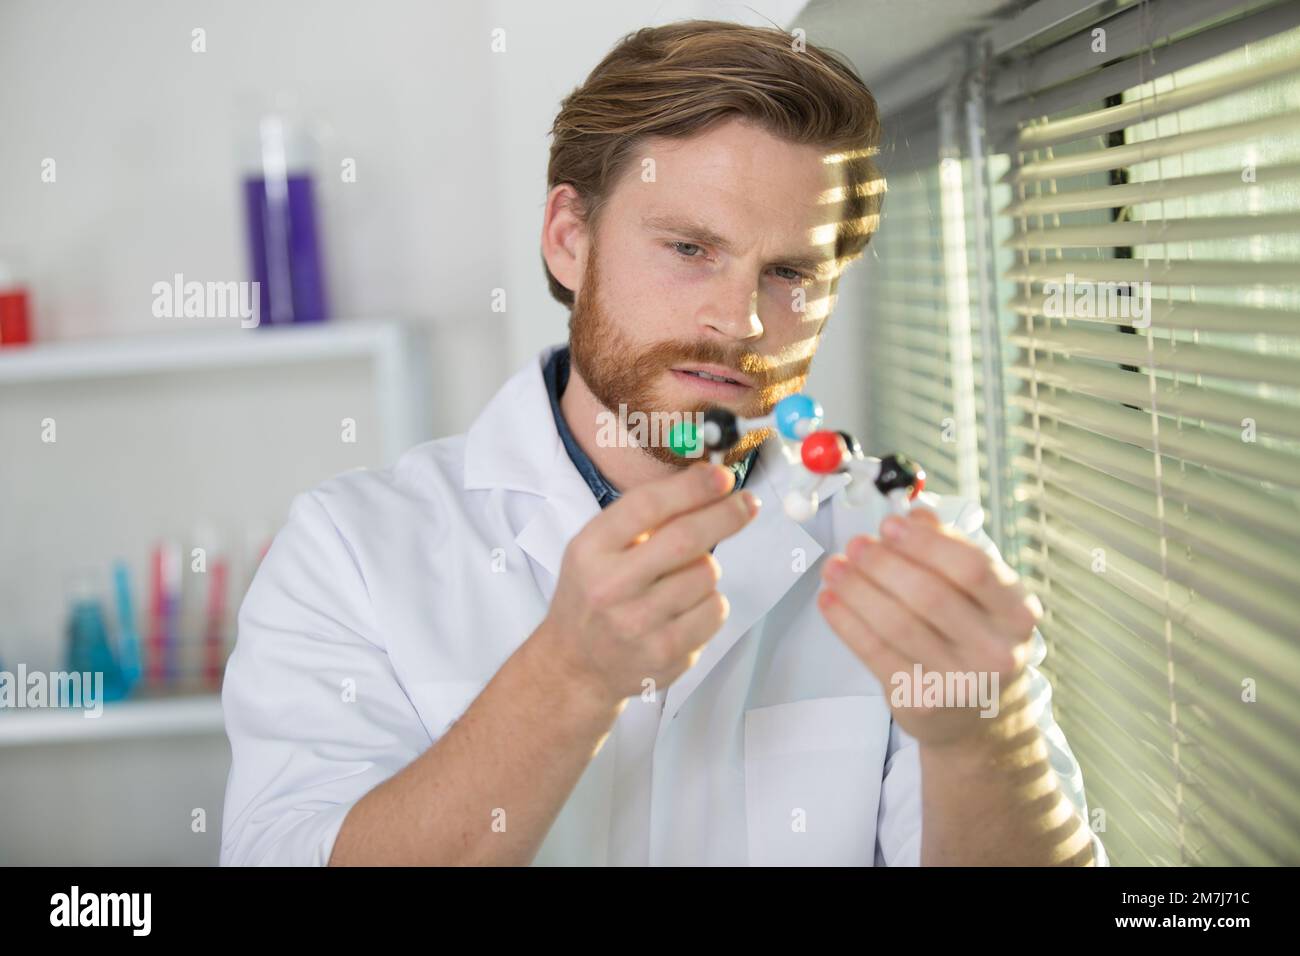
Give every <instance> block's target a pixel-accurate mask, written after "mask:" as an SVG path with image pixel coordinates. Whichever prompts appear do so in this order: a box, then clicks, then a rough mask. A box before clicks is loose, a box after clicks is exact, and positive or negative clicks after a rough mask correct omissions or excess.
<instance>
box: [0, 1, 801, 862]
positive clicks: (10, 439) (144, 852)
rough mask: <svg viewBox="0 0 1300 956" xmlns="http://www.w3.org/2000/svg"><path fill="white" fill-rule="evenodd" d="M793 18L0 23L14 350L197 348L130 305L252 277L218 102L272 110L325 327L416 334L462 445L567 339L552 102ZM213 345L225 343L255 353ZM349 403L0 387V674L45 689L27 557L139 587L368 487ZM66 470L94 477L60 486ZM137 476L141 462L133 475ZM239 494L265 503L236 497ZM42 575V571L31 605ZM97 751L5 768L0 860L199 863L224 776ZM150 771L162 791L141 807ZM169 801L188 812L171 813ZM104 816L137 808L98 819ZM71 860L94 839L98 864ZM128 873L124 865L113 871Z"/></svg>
mask: <svg viewBox="0 0 1300 956" xmlns="http://www.w3.org/2000/svg"><path fill="white" fill-rule="evenodd" d="M800 6H801V0H751V2H749V3H745V4H741V3H721V2H708V0H694V2H689V0H629V2H619V3H607V2H597V0H587V2H562V0H544V2H533V0H489V2H487V3H462V4H450V3H428V2H421V0H375V2H367V3H355V2H343V0H275V2H261V0H226V2H222V3H219V4H218V3H209V2H202V3H200V2H185V0H170V2H164V0H115V2H111V3H110V2H95V0H4V2H3V3H0V260H5V259H8V260H16V262H17V264H18V265H19V267H20V269H21V270H22V271H23V272H24V273H25V275H26V278H27V279H28V281H29V284H30V287H31V292H32V297H33V305H34V325H35V333H36V337H37V338H38V339H44V340H57V339H73V338H85V337H99V336H119V335H130V334H133V333H143V332H176V333H183V332H184V331H186V330H187V329H193V328H198V327H200V326H202V327H204V328H210V327H212V326H214V325H221V324H222V320H211V319H202V320H200V319H160V318H155V317H154V316H153V315H152V312H151V304H152V299H153V293H152V286H153V284H154V283H155V282H158V281H162V280H169V279H170V278H171V276H172V275H173V274H174V273H177V272H179V273H183V274H184V275H185V276H186V278H187V279H197V280H200V281H221V282H226V281H235V280H241V279H246V278H248V275H247V267H246V261H245V248H244V237H243V228H244V225H243V221H242V211H241V207H240V201H239V192H238V185H239V173H240V167H239V154H238V149H237V144H238V142H239V141H240V139H241V137H242V136H244V135H245V134H246V133H247V131H248V129H249V125H250V124H251V123H252V122H253V116H252V114H250V113H248V112H243V111H242V106H241V103H242V102H244V101H245V100H247V99H249V98H251V99H253V100H254V101H256V100H257V99H265V98H266V97H267V96H268V95H269V94H271V93H273V92H275V91H276V90H282V89H283V90H292V91H294V92H295V93H296V94H297V98H298V101H299V103H300V105H301V107H302V108H303V110H304V111H305V112H306V113H307V114H308V115H310V116H312V117H314V118H315V120H317V121H318V123H319V124H320V125H321V127H322V133H323V136H322V152H321V160H322V165H321V167H320V169H321V173H322V175H321V176H320V177H319V178H318V187H319V190H320V192H319V211H320V213H321V217H322V221H323V236H322V238H323V246H324V250H325V257H326V266H327V276H328V281H329V296H330V302H331V306H332V311H333V313H334V314H335V315H336V316H339V317H341V318H365V317H399V318H408V319H413V320H416V321H420V322H422V323H425V324H427V325H428V327H429V330H430V333H431V352H432V362H433V367H434V372H435V374H434V393H433V394H432V395H430V396H429V397H428V400H429V402H430V403H431V404H432V406H433V416H432V418H433V422H434V426H435V433H436V434H449V433H454V432H457V431H462V430H464V429H465V428H466V427H467V426H468V424H469V423H470V422H471V421H472V419H473V417H474V416H475V414H477V412H478V410H479V409H480V408H481V407H482V405H483V403H484V402H485V401H486V400H487V399H488V398H489V397H490V396H491V394H492V393H493V392H494V391H495V390H496V388H497V387H498V386H499V385H500V384H501V382H502V381H503V380H504V379H505V377H506V376H507V375H508V374H509V373H510V372H511V371H513V370H514V369H515V368H516V367H518V365H519V364H521V363H522V362H523V361H525V360H526V359H527V358H529V357H531V356H532V355H533V354H535V352H536V351H537V350H538V349H539V348H541V347H542V346H543V345H546V344H548V343H550V342H554V341H559V340H562V339H563V338H564V337H565V335H566V318H567V316H566V313H565V312H564V310H563V309H562V307H561V306H559V305H558V304H557V303H555V302H553V301H552V300H551V298H550V296H549V293H548V292H547V289H546V282H545V278H544V273H543V271H542V268H541V264H540V258H539V246H538V236H539V233H540V229H541V212H542V207H543V203H544V201H545V194H546V182H545V171H546V158H547V152H548V146H549V142H548V137H547V131H548V129H549V127H550V124H551V122H552V120H553V118H554V115H555V111H556V109H557V108H558V105H559V102H560V100H561V99H562V98H563V97H564V95H566V94H567V93H568V92H569V91H570V90H572V88H573V87H574V86H576V85H578V84H579V83H581V81H582V80H583V78H584V77H585V76H586V74H587V73H588V72H589V70H590V69H591V67H593V66H594V65H595V64H596V62H597V61H598V60H599V59H600V58H601V57H602V56H603V55H604V54H605V53H606V52H607V51H608V50H609V48H610V47H611V46H613V44H614V43H616V42H617V40H618V39H619V38H620V37H621V36H622V35H624V34H625V33H627V32H630V31H631V30H634V29H636V28H638V27H641V26H646V25H653V24H659V23H665V22H669V21H672V20H676V19H682V18H686V17H697V16H698V17H710V18H716V19H727V20H744V21H746V22H751V23H764V22H768V20H769V19H770V20H772V21H776V22H778V23H788V22H789V20H790V18H791V16H792V14H793V12H794V10H796V9H798V8H799V7H800ZM759 11H761V12H759ZM196 27H198V28H202V29H204V30H205V31H206V46H207V50H206V52H205V53H195V52H192V50H191V42H192V36H191V31H192V30H193V29H194V28H196ZM494 28H501V29H504V30H505V31H506V33H505V35H506V51H505V52H504V53H493V52H492V51H491V46H490V44H491V39H492V30H493V29H494ZM47 157H48V158H52V159H54V160H55V163H56V172H57V180H56V181H55V182H54V183H44V182H42V181H41V172H42V161H43V160H44V159H46V158H47ZM347 157H350V158H353V159H355V161H356V168H357V181H356V182H355V183H344V182H342V181H341V178H340V176H339V168H340V167H339V164H340V161H341V160H343V159H344V158H347ZM496 288H503V289H505V290H506V293H507V305H508V311H507V312H506V313H505V314H504V315H499V314H494V313H493V312H492V311H491V308H490V306H491V296H492V291H493V290H494V289H496ZM225 324H226V325H227V326H230V330H231V334H256V333H245V332H241V331H240V330H238V329H237V328H234V326H235V324H236V322H235V320H229V321H226V322H225ZM365 384H366V383H365V378H364V375H360V376H359V375H358V373H356V372H355V370H354V371H352V372H348V371H347V370H345V369H342V368H337V369H334V370H331V369H329V368H322V369H318V370H316V371H315V372H309V371H306V370H303V371H300V372H298V373H295V374H294V375H288V374H286V375H283V376H280V377H278V378H276V379H267V378H265V377H259V375H256V374H240V375H239V376H238V377H237V380H234V379H221V378H219V377H217V378H214V377H213V376H211V375H208V376H199V377H193V378H189V379H186V380H184V381H181V382H179V383H172V385H171V386H170V387H172V388H173V389H174V391H173V392H172V393H171V394H170V397H167V396H166V395H165V394H164V393H159V392H157V391H156V388H157V387H160V386H159V383H158V382H150V383H148V384H147V385H146V383H133V382H130V381H124V382H119V383H116V384H114V385H112V386H111V387H108V388H103V387H101V386H99V385H94V384H90V385H87V384H85V383H82V384H77V385H42V386H17V387H16V388H17V389H19V391H6V390H5V388H13V387H12V386H6V387H5V388H0V469H2V470H3V474H0V488H3V490H4V492H5V494H4V496H3V497H2V498H0V607H3V608H4V610H5V615H4V617H3V619H0V657H3V656H5V655H6V654H7V655H8V658H9V659H8V660H7V661H6V662H5V663H6V665H7V666H12V665H13V664H14V663H15V662H16V660H18V659H20V658H21V659H23V660H26V661H29V662H30V665H31V666H32V667H33V668H42V669H44V668H52V667H55V666H59V661H60V659H61V643H60V642H61V638H62V634H61V613H62V600H61V595H62V594H63V589H64V586H65V582H64V581H62V580H59V579H58V573H57V572H56V571H53V570H50V569H49V568H48V567H45V566H48V565H50V564H51V563H57V562H54V559H53V558H52V557H50V556H51V555H54V554H56V553H57V554H63V553H65V552H66V551H67V550H68V549H69V548H72V549H73V550H76V551H77V552H78V553H79V554H82V555H84V557H85V559H86V561H87V562H88V563H92V564H94V565H95V566H97V567H99V566H102V567H103V568H104V570H105V573H107V565H106V563H104V562H105V560H106V557H107V555H108V553H109V552H108V551H107V550H106V549H109V548H110V546H111V547H112V548H116V549H121V550H122V551H124V552H126V553H127V557H128V558H129V559H130V560H132V562H133V563H134V565H135V566H136V567H137V569H140V568H141V567H142V565H141V561H142V559H143V555H144V554H145V553H146V549H147V544H148V542H149V541H151V540H153V538H154V537H156V536H157V535H159V534H167V533H174V534H179V535H184V534H187V533H189V531H190V528H191V526H192V525H191V516H190V514H189V512H190V511H192V510H195V509H196V508H198V507H199V505H198V504H196V502H199V501H201V502H202V509H203V514H194V515H193V516H192V520H193V521H198V520H201V519H204V518H208V519H211V520H212V521H214V522H215V523H217V524H221V525H223V526H225V525H228V526H230V527H233V528H236V529H238V528H239V527H240V525H241V524H242V523H245V522H247V521H258V520H260V521H268V522H271V523H272V524H273V525H274V524H275V523H277V522H276V518H277V516H279V517H280V518H281V519H282V516H283V514H284V509H285V508H286V507H287V505H288V499H289V497H290V496H291V494H292V492H293V491H294V490H297V489H299V488H300V487H305V486H307V485H309V484H311V483H313V482H314V481H315V480H317V479H318V478H323V477H325V475H319V476H316V475H315V473H314V471H313V469H319V468H325V467H328V468H336V469H339V470H341V469H343V468H345V467H351V466H352V465H353V464H354V463H366V464H374V463H377V462H375V461H374V460H373V459H374V456H375V446H374V445H373V443H371V444H365V443H364V441H363V443H362V444H361V445H359V446H358V447H356V448H355V449H340V447H339V445H338V437H337V435H336V434H332V433H331V430H329V429H321V427H320V425H321V422H322V421H325V420H335V419H337V418H338V417H339V415H341V414H345V413H346V411H345V410H342V409H344V407H345V406H346V408H347V409H351V408H353V407H354V406H357V404H358V403H360V402H362V401H363V396H364V395H365V394H366V392H365ZM337 403H342V405H339V407H338V408H335V407H334V406H335V405H336V404H337ZM271 408H273V409H276V410H277V415H278V417H277V419H276V420H275V421H274V422H273V423H272V424H273V425H274V427H265V426H266V425H267V423H266V422H264V421H262V419H263V418H264V417H265V416H264V414H263V410H265V409H271ZM51 409H52V410H54V412H57V415H58V419H59V430H60V438H59V449H58V456H57V457H49V456H47V457H45V458H41V457H38V455H39V454H40V452H39V451H38V449H37V447H36V445H35V436H36V434H37V432H36V431H34V430H32V429H30V428H29V427H28V426H29V425H30V423H31V422H32V421H39V419H40V418H42V417H45V416H46V415H48V414H51ZM239 423H243V424H239ZM65 426H66V427H65ZM187 426H192V428H190V427H187ZM232 427H233V428H234V429H235V430H236V431H238V432H239V434H238V436H237V437H238V438H239V441H240V445H239V447H240V448H241V449H243V450H242V451H241V455H244V456H246V460H247V462H248V463H249V464H248V468H249V473H248V475H246V476H245V477H246V478H247V479H248V480H246V481H243V482H241V483H238V484H236V483H233V482H228V481H217V480H214V479H213V476H211V475H208V474H207V473H206V472H205V471H204V470H203V469H204V468H205V452H204V449H203V441H202V438H203V436H204V435H209V436H217V435H219V434H225V433H228V432H229V431H230V430H231V428H232ZM124 435H126V436H128V437H129V438H130V439H131V443H132V444H131V453H130V456H129V457H127V456H126V453H125V448H124V445H123V440H124V439H123V436H124ZM160 435H168V436H173V437H171V438H168V439H166V440H163V439H160V438H159V437H158V436H160ZM290 435H296V436H298V438H299V440H300V443H299V445H293V444H292V443H291V442H290V440H289V438H287V437H286V436H290ZM316 435H319V438H313V437H310V436H316ZM65 436H67V437H66V439H65ZM78 436H80V438H81V440H78ZM151 436H152V437H151ZM174 436H188V437H186V438H185V440H184V441H181V440H180V439H177V438H175V437H174ZM303 436H309V437H308V438H307V439H306V440H307V441H308V447H307V448H306V449H303V448H302V447H301V440H303ZM313 441H318V442H319V447H317V446H313V445H311V444H310V443H311V442H313ZM45 451H46V452H48V451H49V449H48V448H47V449H45ZM73 453H77V454H80V455H81V456H83V457H82V459H81V460H82V462H84V461H85V460H86V459H89V460H90V461H92V462H98V463H99V464H98V465H97V466H95V467H86V466H84V465H79V464H70V463H68V462H64V461H63V458H62V456H63V455H65V454H67V455H72V454H73ZM150 455H153V456H155V458H156V461H157V462H160V463H165V464H150V463H149V462H148V461H146V460H145V459H147V458H148V457H149V456H150ZM349 456H355V457H349ZM9 462H12V463H14V464H15V465H16V466H17V467H14V466H12V465H11V466H9V467H6V465H7V463H9ZM115 462H118V463H120V464H121V465H122V467H113V466H114V463H115ZM163 467H165V468H166V469H167V470H166V471H161V470H159V469H160V468H163ZM263 469H265V471H263ZM271 471H273V472H274V474H273V475H271V474H268V473H267V472H271ZM259 473H262V474H265V475H266V480H264V481H258V480H256V476H257V475H258V474H259ZM142 474H145V475H148V477H149V479H150V481H151V482H152V485H150V483H149V482H146V481H144V480H142V479H141V478H140V476H141V475H142ZM101 503H102V508H101ZM17 509H21V513H22V514H23V515H24V516H25V517H24V520H22V521H18V520H16V517H15V516H16V515H17V514H18V510H17ZM97 509H98V510H97ZM103 509H111V510H109V511H105V510H103ZM135 515H139V519H138V521H135V522H133V521H132V516H135ZM124 523H125V524H126V525H128V526H129V527H128V528H127V529H126V530H123V524H124ZM101 552H104V553H101ZM59 560H60V561H61V560H62V559H59ZM37 566H42V567H45V571H43V572H42V573H41V575H40V577H41V580H40V581H32V580H31V579H32V576H33V572H32V568H33V567H37ZM137 574H138V575H139V574H140V571H139V570H137ZM139 580H140V577H139V576H137V582H139ZM0 719H3V718H2V716H0ZM92 750H93V748H90V749H87V748H85V747H80V748H79V747H78V746H76V745H66V746H63V747H50V748H44V747H34V748H18V749H9V750H6V751H4V753H3V754H0V757H3V760H4V761H8V762H7V763H6V764H5V766H6V767H7V768H10V769H14V770H15V773H14V774H13V775H11V776H10V779H11V780H18V779H20V777H19V776H18V773H17V771H18V770H19V769H21V773H22V777H21V779H22V780H24V781H25V783H24V785H23V787H22V788H14V787H11V788H9V789H10V790H11V792H10V793H8V794H7V796H8V797H9V798H10V799H9V800H7V801H4V800H0V806H3V807H4V810H3V811H2V812H0V857H3V858H5V861H6V862H10V863H17V862H23V863H40V862H63V863H103V862H118V863H122V862H130V863H137V862H198V863H202V862H215V835H216V834H218V833H219V832H220V813H219V809H218V810H217V812H213V808H219V807H220V805H221V802H222V793H221V789H222V784H223V783H224V774H225V770H224V761H225V760H226V756H225V750H224V741H223V740H222V739H221V737H220V736H219V735H209V736H208V738H206V739H204V740H203V741H195V742H194V744H193V746H181V747H177V746H174V745H173V744H166V743H162V742H157V743H154V742H151V741H147V740H144V741H134V742H130V743H122V744H120V745H118V748H117V749H116V750H113V751H112V753H111V754H110V753H108V752H107V751H106V752H105V753H104V754H103V755H102V759H96V760H92V759H91V758H92V757H93V753H92V752H91V751H92ZM150 769H153V770H155V771H156V772H157V773H158V774H160V775H163V776H162V777H160V778H159V780H156V781H152V782H151V781H149V780H146V779H145V776H147V774H148V772H149V771H150ZM2 774H3V771H0V775H2ZM88 774H93V776H94V783H93V787H92V788H91V789H90V790H88V791H87V793H88V799H89V800H90V802H89V803H88V804H86V806H85V807H77V806H74V805H73V804H72V803H69V802H68V801H62V802H57V803H50V804H49V806H47V807H46V808H45V810H46V812H45V813H44V814H37V813H36V811H37V809H38V807H37V805H36V804H37V801H38V798H37V797H36V796H35V795H36V794H39V793H50V792H73V791H75V789H76V787H77V786H78V784H77V781H78V780H82V781H84V780H85V779H86V776H87V775H88ZM172 783H175V784H176V785H177V786H179V785H180V784H181V783H186V785H187V786H188V785H191V784H192V785H193V786H191V788H190V790H187V791H185V792H183V793H182V792H181V791H179V790H178V789H177V786H171V785H170V784H172ZM191 791H192V792H191ZM114 793H116V794H130V795H131V798H130V799H129V800H128V801H126V803H123V802H122V801H120V800H119V801H118V802H116V803H115V802H114V800H113V799H112V794H114ZM150 795H152V797H151V796H150ZM196 806H201V807H204V808H207V809H208V814H209V815H208V831H207V835H206V836H204V837H202V838H198V839H196V838H193V837H191V836H189V835H188V831H186V833H187V835H186V836H184V837H181V836H175V837H173V834H175V833H179V832H180V831H179V826H181V825H186V826H187V825H188V824H187V821H188V814H189V812H190V809H191V808H192V807H196ZM88 807H89V808H92V809H93V812H94V813H95V814H98V816H97V817H96V818H95V819H94V821H93V824H92V825H91V826H90V829H89V830H88V829H87V827H86V826H82V827H80V828H79V829H77V828H63V829H60V828H59V826H58V822H59V820H60V819H65V818H66V819H72V818H73V817H74V816H78V815H83V814H84V813H88V812H91V810H88V809H87V808H88ZM128 810H129V812H127V811H128ZM151 821H164V822H163V823H157V824H156V825H155V823H154V822H151ZM95 833H100V834H101V835H103V834H109V833H111V834H112V835H113V838H112V839H111V840H110V839H107V838H105V839H104V840H102V841H95V840H94V835H95ZM123 846H131V847H133V848H134V849H133V850H132V852H131V853H129V854H126V855H124V852H123V850H122V847H123Z"/></svg>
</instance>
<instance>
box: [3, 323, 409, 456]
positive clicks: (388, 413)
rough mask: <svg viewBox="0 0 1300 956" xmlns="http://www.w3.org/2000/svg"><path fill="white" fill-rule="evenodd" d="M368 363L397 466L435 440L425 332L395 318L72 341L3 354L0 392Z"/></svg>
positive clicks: (387, 449) (387, 447)
mask: <svg viewBox="0 0 1300 956" xmlns="http://www.w3.org/2000/svg"><path fill="white" fill-rule="evenodd" d="M334 359H367V360H369V361H370V362H371V364H372V365H373V367H374V372H373V376H374V382H375V386H374V387H375V401H376V402H377V404H378V411H379V416H380V422H381V428H382V442H383V451H384V456H385V458H386V459H387V460H388V461H393V460H395V459H396V458H397V456H398V455H399V454H401V452H403V451H405V450H406V449H407V448H409V447H411V446H412V445H416V444H418V443H420V442H422V441H427V440H428V439H429V438H431V437H433V436H432V434H431V431H432V429H431V421H432V418H431V415H430V411H431V409H430V408H429V397H428V376H429V360H428V354H427V352H426V343H425V339H424V335H423V333H422V328H421V327H420V326H417V325H411V324H407V323H403V322H398V321H393V320H381V319H352V320H331V321H328V322H322V323H319V324H310V325H285V326H265V327H261V328H253V329H243V328H238V327H233V326H232V327H230V328H225V329H218V330H199V331H190V332H174V333H171V334H158V335H132V336H121V337H105V338H86V339H71V340H68V341H63V342H38V343H35V344H33V345H19V346H14V347H12V348H4V349H0V387H4V386H10V387H12V386H21V385H26V384H39V383H48V382H80V381H93V380H104V379H109V380H111V379H116V378H125V377H130V376H142V375H162V374H167V373H172V372H189V371H203V370H214V369H223V368H250V367H256V366H276V365H292V364H303V363H310V362H322V361H330V360H334Z"/></svg>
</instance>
